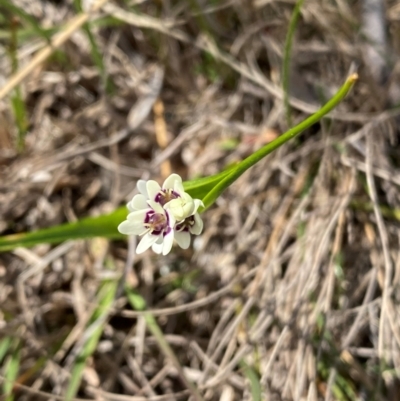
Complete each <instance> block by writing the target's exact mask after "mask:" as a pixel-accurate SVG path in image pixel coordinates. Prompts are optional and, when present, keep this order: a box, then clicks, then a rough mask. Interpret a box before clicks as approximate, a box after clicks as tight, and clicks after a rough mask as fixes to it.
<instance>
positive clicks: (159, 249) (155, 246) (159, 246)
mask: <svg viewBox="0 0 400 401" xmlns="http://www.w3.org/2000/svg"><path fill="white" fill-rule="evenodd" d="M151 249H152V250H153V252H155V253H158V254H160V253H161V252H162V250H163V243H162V242H161V244H157V242H156V243H155V244H153V245H152V247H151Z"/></svg>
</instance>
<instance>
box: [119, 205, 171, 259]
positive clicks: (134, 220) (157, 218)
mask: <svg viewBox="0 0 400 401" xmlns="http://www.w3.org/2000/svg"><path fill="white" fill-rule="evenodd" d="M132 201H133V200H132ZM130 203H131V202H130ZM128 205H129V204H128ZM146 206H147V207H146V208H143V209H139V210H131V209H130V208H129V206H128V208H129V210H130V212H131V213H129V214H128V217H127V219H126V220H125V221H123V222H122V223H121V224H120V225H119V226H118V231H119V232H120V233H122V234H126V235H143V237H142V239H141V240H140V242H139V244H138V246H137V248H136V253H138V254H139V253H143V252H144V251H146V250H147V249H149V248H150V247H152V249H153V251H154V252H156V253H162V254H163V255H166V254H168V253H169V252H170V251H171V248H172V244H173V242H174V225H175V218H174V216H173V215H172V214H171V213H169V212H168V211H166V210H164V208H163V207H162V206H161V205H160V204H158V203H157V202H154V201H151V200H148V201H147V203H146Z"/></svg>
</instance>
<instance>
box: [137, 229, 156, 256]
mask: <svg viewBox="0 0 400 401" xmlns="http://www.w3.org/2000/svg"><path fill="white" fill-rule="evenodd" d="M158 237H159V236H158V235H151V234H146V235H144V236H143V238H142V239H141V240H140V242H139V245H138V246H137V248H136V253H137V254H140V253H143V252H144V251H147V249H149V248H150V247H151V246H152V245H153V244H154V243H155V242H156V241H157V240H158Z"/></svg>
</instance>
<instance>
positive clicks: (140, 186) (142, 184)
mask: <svg viewBox="0 0 400 401" xmlns="http://www.w3.org/2000/svg"><path fill="white" fill-rule="evenodd" d="M136 186H137V189H138V190H139V192H140V193H141V194H142V195H144V196H145V198H148V197H149V195H148V194H147V189H146V181H145V180H139V181H138V182H137V184H136Z"/></svg>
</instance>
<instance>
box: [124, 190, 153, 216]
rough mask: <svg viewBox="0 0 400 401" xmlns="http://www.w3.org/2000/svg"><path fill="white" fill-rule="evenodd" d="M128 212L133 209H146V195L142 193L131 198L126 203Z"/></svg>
mask: <svg viewBox="0 0 400 401" xmlns="http://www.w3.org/2000/svg"><path fill="white" fill-rule="evenodd" d="M126 206H127V207H128V210H129V211H130V212H134V211H135V210H141V209H148V207H149V205H148V204H147V203H146V197H145V196H144V195H142V194H137V195H135V196H134V197H133V198H132V200H131V201H130V202H129V203H128V204H127V205H126Z"/></svg>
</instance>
